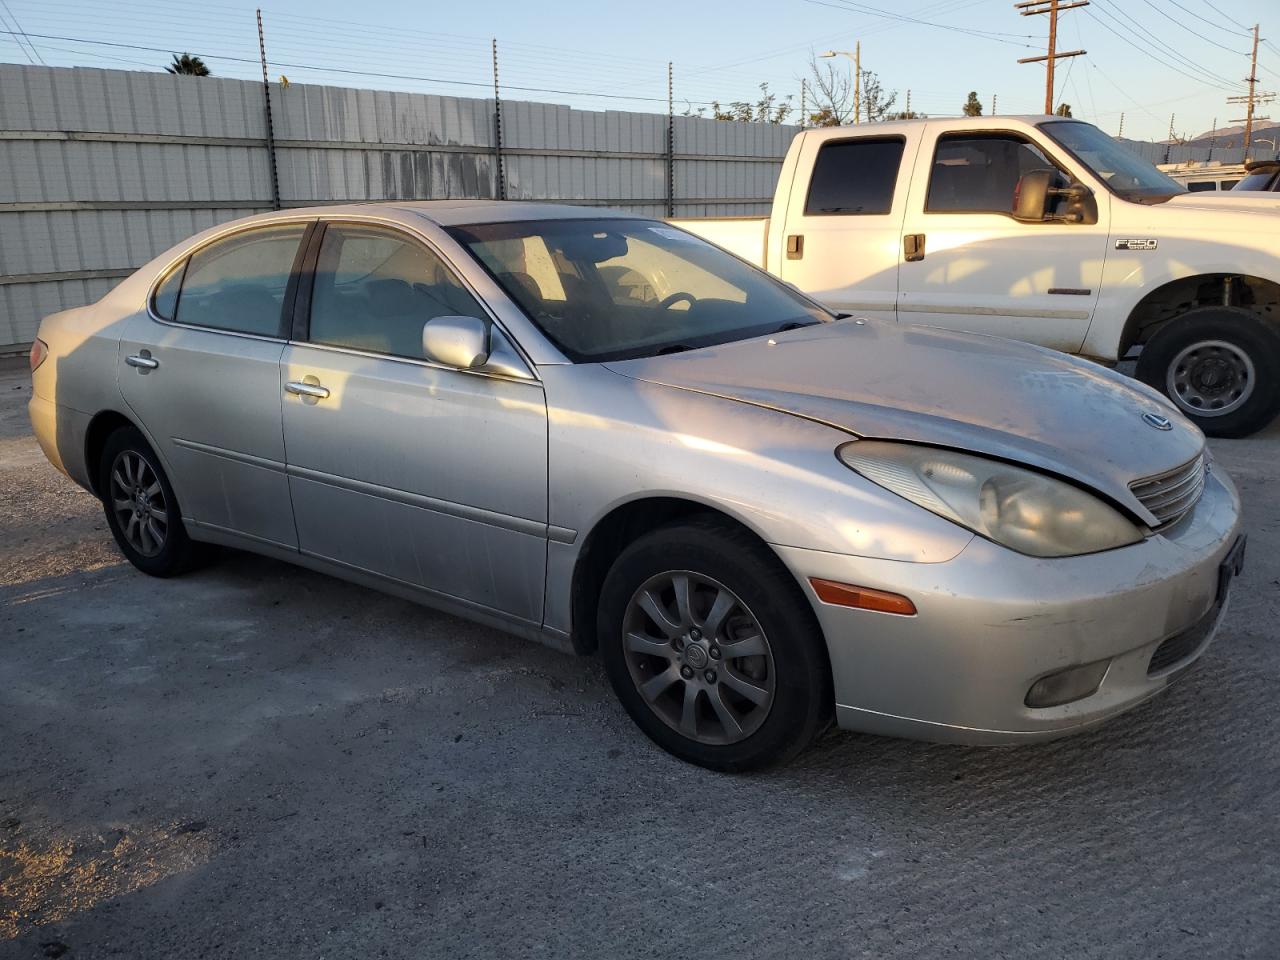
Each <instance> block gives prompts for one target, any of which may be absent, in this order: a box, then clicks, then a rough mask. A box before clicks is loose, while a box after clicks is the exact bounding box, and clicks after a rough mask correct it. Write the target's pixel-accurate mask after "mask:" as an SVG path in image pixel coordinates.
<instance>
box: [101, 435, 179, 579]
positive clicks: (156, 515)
mask: <svg viewBox="0 0 1280 960" xmlns="http://www.w3.org/2000/svg"><path fill="white" fill-rule="evenodd" d="M109 496H110V498H111V510H112V512H113V513H114V514H115V517H116V522H117V523H119V525H120V532H121V533H122V534H123V535H124V539H125V540H126V541H127V542H128V544H129V546H131V547H132V548H133V549H134V550H136V551H138V553H140V554H142V556H144V557H154V556H156V555H158V554H159V553H160V551H161V550H163V549H164V545H165V541H166V540H167V539H168V536H169V519H170V518H169V504H168V501H167V500H166V499H165V495H164V487H163V485H162V484H161V483H160V478H159V477H158V476H157V475H156V471H155V468H154V467H152V466H151V464H150V463H148V462H147V461H146V459H145V458H144V457H143V456H142V455H141V454H139V453H137V452H136V451H134V450H123V451H121V452H120V454H119V455H118V456H117V457H116V459H115V462H114V463H112V464H111V490H110V492H109Z"/></svg>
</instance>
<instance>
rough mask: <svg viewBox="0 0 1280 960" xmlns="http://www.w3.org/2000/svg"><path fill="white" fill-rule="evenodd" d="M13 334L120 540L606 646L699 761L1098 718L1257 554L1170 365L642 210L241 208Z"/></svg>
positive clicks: (1031, 731) (1198, 627)
mask: <svg viewBox="0 0 1280 960" xmlns="http://www.w3.org/2000/svg"><path fill="white" fill-rule="evenodd" d="M31 364H32V371H33V380H34V391H33V398H32V400H31V406H30V411H31V419H32V422H33V424H34V427H35V432H36V435H37V437H38V438H39V440H40V443H41V445H42V447H43V449H44V451H45V453H46V454H47V455H48V457H49V459H50V460H51V461H52V462H53V464H54V465H55V466H57V467H58V468H59V469H61V470H63V471H64V472H66V473H67V474H68V475H69V476H70V477H71V478H72V479H73V480H75V481H76V482H77V483H79V484H80V485H81V486H83V487H84V488H85V489H86V490H89V491H90V492H92V493H93V494H94V495H95V496H97V497H98V498H99V499H101V501H102V503H103V505H104V507H105V511H106V518H107V522H108V523H109V525H110V528H111V531H112V533H113V534H114V535H115V539H116V541H117V543H118V544H119V547H120V549H121V551H122V552H123V553H124V555H125V556H126V557H127V558H128V559H129V560H130V561H131V562H132V563H133V564H134V566H136V567H137V568H138V569H140V570H142V571H144V572H146V573H149V574H152V575H155V576H161V577H165V576H170V575H173V574H177V573H180V572H182V571H185V570H187V569H189V568H190V567H191V566H192V565H193V564H195V563H196V562H198V561H199V560H200V559H201V558H202V557H203V556H204V555H205V553H206V550H205V549H204V548H206V547H207V545H209V544H222V545H225V546H231V547H237V548H240V549H243V550H250V551H254V552H256V553H261V554H265V555H267V556H270V557H276V558H279V559H281V560H286V561H289V562H292V563H297V564H301V565H303V566H306V567H310V568H313V569H315V570H320V571H323V572H325V573H328V574H332V575H334V576H339V577H343V578H346V579H349V580H353V581H356V582H359V583H363V584H367V585H369V586H371V587H374V588H377V589H380V590H385V591H388V592H391V593H395V594H399V595H401V596H404V597H408V598H410V599H413V600H416V601H420V602H422V603H425V604H430V605H432V606H436V607H440V608H443V609H445V610H449V611H452V612H454V613H457V614H460V615H462V616H465V617H470V618H473V619H476V620H479V621H483V622H485V623H488V624H492V625H494V626H496V627H499V628H501V629H504V630H509V631H512V632H514V633H517V634H520V635H522V636H525V637H528V638H531V639H534V640H539V641H542V642H544V643H547V644H550V645H551V646H554V647H558V648H561V649H564V650H568V651H573V652H575V653H579V654H589V653H598V654H599V656H600V657H601V658H602V660H603V662H604V664H605V666H606V668H607V671H608V674H609V677H610V680H611V682H612V684H613V687H614V689H615V691H616V692H617V695H618V697H619V699H620V700H621V701H622V704H623V706H624V707H625V708H626V710H627V711H628V713H630V715H631V716H632V718H633V719H634V720H635V722H636V723H637V724H638V725H639V726H640V728H641V729H642V730H643V731H644V732H645V733H646V734H648V735H649V736H650V737H651V738H652V739H653V740H655V741H656V742H657V743H659V744H660V745H662V746H663V747H665V748H666V749H667V750H669V751H671V752H672V753H674V754H676V755H677V756H680V757H683V758H685V759H687V760H690V761H693V762H695V763H700V764H704V765H706V766H709V767H714V768H718V769H726V770H737V769H747V768H751V767H755V766H759V765H762V764H765V763H769V762H777V761H780V760H785V759H787V758H789V757H791V756H793V755H795V754H796V753H797V752H798V751H799V750H801V749H802V748H803V747H804V746H805V745H806V744H808V743H809V742H810V741H811V740H812V739H813V738H814V737H815V736H816V735H817V734H818V733H819V732H820V731H822V730H823V729H824V728H825V727H826V726H827V725H828V724H829V723H830V722H831V721H832V720H834V721H835V722H837V723H838V724H839V725H840V726H841V727H844V728H847V729H853V730H864V731H871V732H876V733H883V734H891V735H896V736H907V737H919V738H926V739H931V740H948V741H958V742H964V743H1008V742H1022V741H1029V740H1035V739H1042V738H1047V737H1053V736H1058V735H1062V734H1065V733H1069V732H1073V731H1077V730H1081V729H1084V728H1087V727H1090V726H1092V725H1094V724H1096V723H1098V722H1100V721H1102V720H1105V719H1106V718H1108V717H1111V716H1114V715H1115V714H1117V713H1119V712H1121V711H1123V710H1126V709H1128V708H1130V707H1132V706H1134V705H1135V704H1138V703H1140V702H1142V701H1144V700H1146V699H1147V698H1148V697H1151V696H1152V695H1153V694H1155V693H1158V692H1159V691H1160V690H1162V689H1164V688H1165V687H1166V686H1167V685H1168V684H1169V682H1170V681H1171V680H1173V679H1174V678H1175V677H1177V676H1178V675H1180V674H1181V673H1182V672H1183V670H1184V669H1185V668H1186V667H1187V666H1189V665H1190V664H1191V663H1192V662H1193V661H1194V660H1196V658H1197V657H1198V656H1199V655H1200V654H1201V653H1202V651H1203V650H1204V649H1205V647H1206V646H1207V645H1208V643H1209V642H1210V640H1211V639H1212V637H1213V635H1214V632H1215V630H1216V628H1217V625H1218V623H1219V620H1220V618H1221V615H1222V611H1223V608H1224V606H1225V604H1226V601H1227V597H1228V593H1229V588H1230V584H1231V580H1232V576H1233V574H1234V573H1236V572H1238V570H1239V568H1240V564H1241V562H1242V555H1243V538H1242V536H1241V534H1240V531H1239V502H1238V499H1237V496H1236V493H1235V490H1234V488H1233V487H1232V484H1231V481H1230V480H1229V479H1228V478H1227V477H1226V475H1225V474H1224V473H1223V472H1222V471H1221V470H1220V469H1218V468H1217V467H1215V466H1213V465H1212V463H1211V458H1210V456H1209V453H1208V451H1207V449H1206V447H1205V443H1204V438H1203V436H1202V435H1201V434H1200V432H1199V430H1197V429H1196V428H1195V426H1193V425H1192V424H1191V423H1190V422H1188V421H1187V420H1186V419H1184V418H1183V417H1181V416H1180V415H1179V414H1178V413H1177V412H1176V411H1175V410H1173V409H1172V408H1171V407H1170V406H1169V405H1168V404H1167V403H1166V402H1165V401H1164V400H1163V399H1162V398H1161V397H1160V396H1159V395H1158V394H1156V393H1155V392H1154V391H1151V390H1148V389H1146V388H1145V387H1143V386H1141V385H1138V384H1135V383H1133V382H1131V381H1129V380H1126V379H1124V378H1122V377H1120V376H1118V375H1116V374H1114V373H1112V372H1110V371H1108V370H1105V369H1103V368H1101V367H1098V366H1095V365H1093V364H1091V363H1088V362H1086V361H1082V360H1077V359H1073V358H1070V357H1066V356H1062V355H1060V354H1055V353H1051V352H1048V351H1044V350H1040V349H1037V348H1034V347H1030V346H1026V345H1023V344H1018V343H1014V342H1011V341H1004V340H996V339H988V338H979V337H973V336H968V335H962V334H955V333H948V332H943V331H939V330H932V329H922V328H915V327H910V326H906V325H895V324H887V323H881V322H871V321H867V320H863V319H859V318H855V317H845V316H840V315H835V314H832V313H830V312H829V311H827V310H826V309H824V308H823V307H822V306H820V305H818V304H817V303H815V302H813V301H811V300H809V299H807V298H806V297H804V296H802V295H801V294H799V293H797V292H796V291H795V290H794V289H791V288H790V287H788V286H786V285H784V284H781V283H779V282H777V281H776V280H773V279H772V278H770V277H769V276H767V275H766V274H764V273H762V272H760V271H758V270H756V269H754V268H753V267H750V266H748V265H746V264H745V263H743V262H741V261H739V260H737V259H736V258H734V257H732V256H730V255H729V254H727V253H725V252H724V251H722V250H720V249H719V248H717V247H715V246H712V245H710V244H708V243H706V242H704V241H702V240H700V239H698V238H696V237H694V236H691V235H690V234H687V233H685V232H683V231H681V230H679V229H676V228H674V227H671V226H669V225H667V224H664V223H662V222H659V221H655V220H651V219H645V218H641V217H629V216H625V215H622V214H614V213H609V214H602V213H601V212H600V211H598V210H587V209H581V208H574V207H555V206H547V205H528V204H499V203H492V202H486V201H439V202H429V203H399V204H383V205H358V206H345V207H332V208H317V209H309V210H299V211H292V212H285V213H275V214H269V215H265V216H259V217H252V218H249V219H247V220H241V221H238V222H236V223H232V224H226V225H223V226H219V227H215V228H213V229H211V230H208V231H206V232H204V233H202V234H200V235H198V236H196V237H194V238H192V239H191V240H190V241H188V242H186V243H183V244H181V245H179V246H177V247H175V248H173V249H172V250H170V251H168V252H167V253H165V254H163V255H162V256H160V257H159V258H157V259H156V260H154V261H152V262H151V263H149V264H147V265H146V266H145V267H143V268H142V269H140V270H139V271H138V272H137V273H135V274H134V275H133V276H131V277H130V278H129V279H127V280H125V281H124V282H123V283H121V284H120V285H119V286H118V287H116V288H115V289H114V290H113V291H112V292H111V293H110V294H108V295H107V296H106V297H104V298H103V299H102V300H101V301H99V302H98V303H95V304H92V305H90V306H87V307H82V308H80V309H76V310H69V311H66V312H64V313H60V314H55V315H53V316H50V317H48V318H46V319H45V320H44V322H43V324H42V326H41V328H40V333H39V340H37V341H36V343H35V345H34V347H33V350H32V357H31Z"/></svg>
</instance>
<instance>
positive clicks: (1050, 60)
mask: <svg viewBox="0 0 1280 960" xmlns="http://www.w3.org/2000/svg"><path fill="white" fill-rule="evenodd" d="M1088 5H1089V0H1075V2H1073V3H1061V2H1060V0H1022V2H1021V3H1015V4H1014V5H1013V7H1014V9H1015V10H1017V11H1018V15H1019V16H1023V17H1033V16H1038V15H1040V14H1042V13H1047V14H1048V15H1049V50H1048V53H1047V54H1046V55H1045V56H1043V57H1023V58H1022V59H1021V60H1019V61H1018V62H1019V63H1041V62H1043V63H1044V65H1045V80H1044V112H1045V113H1053V66H1054V64H1055V63H1057V62H1058V61H1059V60H1063V59H1065V58H1067V57H1079V56H1083V55H1084V54H1085V53H1087V52H1088V51H1086V50H1068V51H1066V52H1065V53H1059V52H1058V14H1060V13H1062V12H1063V11H1064V10H1074V9H1075V8H1076V7H1087V6H1088ZM991 112H992V113H995V110H994V109H993V110H992V111H991Z"/></svg>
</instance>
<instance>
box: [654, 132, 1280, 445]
mask: <svg viewBox="0 0 1280 960" xmlns="http://www.w3.org/2000/svg"><path fill="white" fill-rule="evenodd" d="M1278 214H1280V197H1275V198H1271V197H1268V196H1266V195H1263V194H1239V193H1217V194H1214V193H1188V192H1186V190H1185V189H1184V188H1183V187H1181V186H1180V185H1178V184H1177V183H1175V182H1174V181H1173V180H1171V179H1170V178H1168V177H1166V176H1165V175H1164V174H1162V173H1160V172H1159V171H1158V170H1157V169H1156V168H1155V167H1153V166H1152V165H1151V164H1150V163H1148V162H1147V161H1145V160H1143V159H1141V158H1139V157H1137V156H1135V155H1134V154H1132V153H1130V152H1129V151H1128V150H1127V149H1126V148H1125V147H1123V146H1122V145H1120V144H1119V143H1118V142H1116V141H1115V140H1113V139H1112V138H1111V137H1109V136H1107V135H1106V134H1104V133H1103V132H1102V131H1100V130H1098V129H1097V128H1096V127H1094V126H1091V125H1090V124H1087V123H1083V122H1081V121H1078V120H1070V119H1064V118H1060V117H1049V116H1031V117H988V118H983V117H965V118H960V119H954V120H903V121H894V122H888V123H875V124H866V125H862V126H858V127H834V128H822V129H816V130H806V131H803V132H802V133H800V134H798V135H797V136H796V138H795V140H794V141H793V142H792V144H791V148H790V150H789V151H788V153H787V156H786V159H785V161H784V162H783V166H782V170H781V174H780V176H779V178H778V187H777V191H776V194H775V197H774V201H773V209H772V213H771V215H770V216H769V217H767V218H741V217H739V218H727V219H690V220H677V221H674V222H675V223H677V224H678V225H679V226H681V227H684V228H685V229H687V230H690V231H693V232H695V233H698V234H700V235H702V236H704V237H706V238H707V239H709V240H711V241H712V242H714V243H718V244H719V245H721V246H723V247H725V248H726V249H728V250H730V251H732V252H734V253H736V254H738V255H739V256H741V257H744V258H745V259H747V260H749V261H751V262H752V263H755V264H756V265H758V266H762V267H764V268H765V269H767V270H769V271H770V272H772V273H774V274H775V275H777V276H778V277H780V278H782V279H783V280H785V281H787V282H788V283H791V284H794V285H795V286H796V287H798V288H799V289H801V290H803V291H805V292H806V293H809V294H811V295H813V296H815V297H817V298H818V299H820V300H822V301H823V302H825V303H826V304H828V305H829V306H831V307H833V308H835V309H837V310H843V311H848V312H853V313H857V314H859V315H865V316H868V317H876V318H880V319H887V320H899V321H903V322H910V323H916V324H924V325H928V326H934V327H945V328H949V329H953V330H967V331H971V332H976V333H986V334H992V335H995V336H1002V337H1011V338H1014V339H1018V340H1026V341H1029V342H1031V343H1037V344H1040V345H1042V346H1048V347H1053V348H1055V349H1058V350H1063V351H1066V352H1068V353H1076V354H1081V355H1084V356H1087V357H1090V358H1092V359H1096V360H1100V361H1103V362H1107V363H1115V362H1117V361H1119V360H1123V359H1126V358H1130V357H1133V356H1134V355H1135V354H1136V355H1137V360H1138V365H1137V375H1138V377H1139V378H1140V379H1142V380H1144V381H1146V382H1147V383H1149V384H1151V385H1152V386H1154V387H1156V388H1157V389H1159V390H1160V391H1162V392H1163V393H1164V394H1166V396H1168V397H1170V398H1171V399H1172V400H1173V401H1174V403H1176V404H1177V406H1178V407H1179V408H1180V409H1181V410H1182V411H1183V412H1184V413H1186V414H1187V415H1188V416H1189V417H1191V419H1192V420H1194V421H1195V422H1196V423H1197V424H1198V425H1199V426H1200V427H1201V428H1202V429H1203V430H1204V431H1205V432H1206V433H1208V434H1211V435H1214V436H1243V435H1246V434H1249V433H1252V432H1254V431H1255V430H1258V429H1260V428H1261V427H1263V426H1265V425H1266V424H1267V423H1269V422H1270V421H1271V419H1272V418H1273V417H1274V416H1275V414H1276V413H1277V412H1278V411H1280V327H1278V326H1277V324H1280V216H1278Z"/></svg>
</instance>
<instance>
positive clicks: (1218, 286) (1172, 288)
mask: <svg viewBox="0 0 1280 960" xmlns="http://www.w3.org/2000/svg"><path fill="white" fill-rule="evenodd" d="M1212 306H1221V307H1237V308H1240V309H1244V310H1248V311H1249V312H1250V313H1253V314H1254V315H1256V316H1257V317H1258V318H1259V319H1261V320H1263V321H1264V322H1266V323H1268V324H1270V325H1271V326H1273V327H1275V328H1276V329H1277V330H1280V283H1277V282H1276V281H1274V280H1268V279H1266V278H1264V277H1258V276H1254V275H1251V274H1243V273H1230V272H1226V271H1218V272H1213V273H1199V274H1194V275H1192V276H1189V277H1179V278H1177V279H1175V280H1169V281H1166V282H1165V283H1162V284H1161V285H1160V286H1158V287H1156V288H1155V289H1153V290H1151V291H1149V292H1148V293H1147V294H1146V295H1145V296H1144V297H1143V298H1142V299H1141V300H1139V301H1138V303H1137V304H1136V305H1135V306H1134V307H1133V309H1132V310H1131V311H1129V316H1128V318H1127V319H1126V320H1125V325H1124V330H1123V332H1122V333H1121V336H1120V345H1119V350H1118V353H1117V358H1118V359H1121V360H1123V359H1125V357H1126V355H1127V354H1128V353H1129V351H1130V350H1132V349H1133V348H1134V347H1136V346H1141V345H1143V344H1146V343H1148V342H1149V341H1150V340H1151V339H1152V338H1153V337H1154V336H1156V334H1158V333H1159V332H1160V331H1161V330H1162V329H1163V328H1164V327H1165V326H1166V325H1167V324H1168V323H1169V322H1170V321H1172V320H1176V319H1177V318H1178V317H1180V316H1181V315H1182V314H1184V313H1186V312H1187V311H1189V310H1195V309H1198V308H1201V307H1212Z"/></svg>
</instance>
